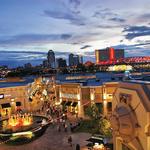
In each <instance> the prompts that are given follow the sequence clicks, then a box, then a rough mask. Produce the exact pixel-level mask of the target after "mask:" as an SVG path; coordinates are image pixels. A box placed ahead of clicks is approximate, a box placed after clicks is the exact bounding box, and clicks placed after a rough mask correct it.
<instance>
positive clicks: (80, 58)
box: [79, 55, 83, 64]
mask: <svg viewBox="0 0 150 150" xmlns="http://www.w3.org/2000/svg"><path fill="white" fill-rule="evenodd" d="M79 63H80V64H83V56H82V55H79Z"/></svg>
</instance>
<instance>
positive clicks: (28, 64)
mask: <svg viewBox="0 0 150 150" xmlns="http://www.w3.org/2000/svg"><path fill="white" fill-rule="evenodd" d="M24 67H25V69H30V68H32V65H31V63H27V64H24Z"/></svg>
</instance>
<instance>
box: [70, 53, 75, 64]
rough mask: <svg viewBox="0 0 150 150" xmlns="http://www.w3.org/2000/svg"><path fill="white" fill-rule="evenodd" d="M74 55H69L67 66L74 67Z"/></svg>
mask: <svg viewBox="0 0 150 150" xmlns="http://www.w3.org/2000/svg"><path fill="white" fill-rule="evenodd" d="M73 57H74V54H72V53H71V54H69V66H74V58H73Z"/></svg>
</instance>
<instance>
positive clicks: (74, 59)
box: [69, 53, 83, 66]
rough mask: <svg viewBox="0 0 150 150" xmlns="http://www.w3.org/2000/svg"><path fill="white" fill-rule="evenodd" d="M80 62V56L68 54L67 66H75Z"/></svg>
mask: <svg viewBox="0 0 150 150" xmlns="http://www.w3.org/2000/svg"><path fill="white" fill-rule="evenodd" d="M80 63H83V57H82V56H79V55H74V54H72V53H71V54H69V66H77V65H78V64H80Z"/></svg>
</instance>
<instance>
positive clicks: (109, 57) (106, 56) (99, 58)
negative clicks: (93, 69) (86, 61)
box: [95, 47, 124, 64]
mask: <svg viewBox="0 0 150 150" xmlns="http://www.w3.org/2000/svg"><path fill="white" fill-rule="evenodd" d="M95 57H96V64H99V63H101V62H107V61H110V62H111V61H114V60H116V59H121V58H124V49H114V48H112V47H109V48H106V49H102V50H95Z"/></svg>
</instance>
